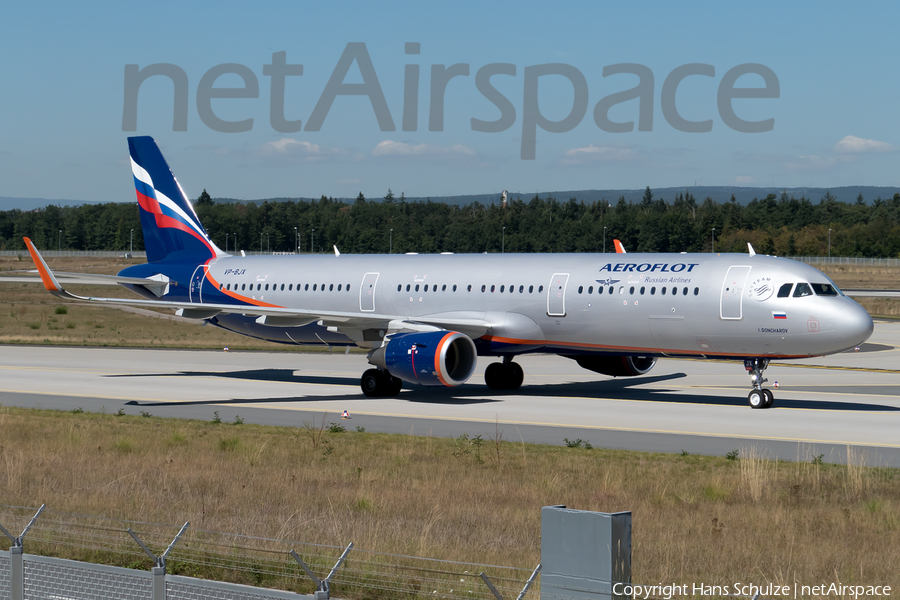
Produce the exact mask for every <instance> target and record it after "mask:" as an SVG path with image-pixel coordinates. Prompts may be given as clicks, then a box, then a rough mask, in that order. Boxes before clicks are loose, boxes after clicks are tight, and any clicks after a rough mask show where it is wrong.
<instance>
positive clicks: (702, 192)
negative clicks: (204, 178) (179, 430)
mask: <svg viewBox="0 0 900 600" xmlns="http://www.w3.org/2000/svg"><path fill="white" fill-rule="evenodd" d="M651 191H652V192H653V197H654V198H656V199H659V198H663V199H665V200H669V201H671V200H673V199H674V198H675V196H676V195H677V194H683V193H685V192H690V193H691V194H693V195H694V198H695V199H696V200H697V202H698V203H699V202H703V201H704V200H705V199H706V198H707V197H709V198H712V199H713V200H715V201H716V202H719V203H722V202H728V201H729V200H730V199H731V196H732V194H734V197H735V199H736V200H737V202H738V203H739V204H742V205H746V204H748V203H750V202H751V201H752V200H753V199H754V198H758V199H762V198H765V197H766V196H768V195H769V194H775V195H777V196H779V197H780V196H781V194H782V193H787V194H788V196H794V197H795V198H801V197H804V198H808V199H810V200H812V201H813V202H816V203H818V202H819V200H821V199H822V197H823V196H824V195H825V194H826V192H831V195H832V196H834V197H835V198H837V199H838V200H839V201H840V202H846V203H853V202H856V198H857V196H859V195H860V194H862V196H863V198H865V200H866V203H867V204H871V203H872V200H874V199H875V198H878V197H881V198H884V199H888V198H892V197H893V196H894V194H895V193H897V192H900V187H878V186H872V185H852V186H844V187H834V188H824V187H793V188H775V187H737V186H686V187H666V188H651ZM535 194H537V195H539V196H540V197H541V198H547V197H548V196H552V197H554V198H556V199H557V200H559V201H561V202H565V201H566V200H568V199H569V198H575V199H576V200H578V201H581V202H586V203H594V202H596V201H598V200H602V199H606V200H608V201H609V202H611V203H613V204H615V203H616V202H618V200H619V198H622V197H624V198H625V201H626V202H640V200H641V199H642V198H643V197H644V189H635V190H568V191H558V192H509V199H510V200H515V199H516V198H521V199H522V200H524V201H526V202H527V201H529V200H531V199H532V198H534V196H535ZM318 198H319V196H316V197H315V199H318ZM399 198H400V197H399V195H398V196H397V199H398V200H399ZM310 199H311V198H309V197H301V198H284V197H281V198H260V199H258V200H240V199H237V198H214V201H215V202H225V203H231V202H244V203H247V202H253V203H256V204H259V203H262V202H288V201H297V200H310ZM381 199H382V198H381V197H375V198H366V200H369V201H378V200H381ZM335 200H338V201H340V202H345V203H348V204H352V203H353V202H354V201H355V200H356V198H355V197H354V198H335ZM426 200H431V201H432V202H443V203H446V204H452V205H458V206H462V205H465V204H473V203H475V202H480V203H481V204H491V203H494V204H498V203H499V202H500V192H496V193H491V194H472V195H467V196H430V197H425V196H410V197H407V198H406V201H407V202H425V201H426ZM51 204H54V205H58V206H81V205H82V204H99V202H96V201H90V200H48V199H46V198H11V197H7V196H0V210H13V209H19V210H34V209H37V208H44V207H45V206H49V205H51Z"/></svg>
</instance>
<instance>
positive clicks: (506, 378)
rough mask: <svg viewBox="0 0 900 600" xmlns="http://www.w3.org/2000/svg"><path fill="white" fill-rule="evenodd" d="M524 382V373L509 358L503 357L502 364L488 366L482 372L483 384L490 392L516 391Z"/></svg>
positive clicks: (496, 363)
mask: <svg viewBox="0 0 900 600" xmlns="http://www.w3.org/2000/svg"><path fill="white" fill-rule="evenodd" d="M524 380H525V371H523V370H522V367H521V365H519V364H518V363H514V362H513V361H512V357H511V356H505V357H503V362H502V363H498V362H495V363H491V364H489V365H488V366H487V369H485V370H484V382H485V383H486V384H487V386H488V387H489V388H490V389H492V390H517V389H519V388H520V387H521V386H522V381H524Z"/></svg>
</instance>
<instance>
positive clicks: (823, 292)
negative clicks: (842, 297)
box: [812, 283, 838, 296]
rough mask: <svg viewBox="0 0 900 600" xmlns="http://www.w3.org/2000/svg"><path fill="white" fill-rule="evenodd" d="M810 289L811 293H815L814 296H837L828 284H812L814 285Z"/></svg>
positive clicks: (832, 287) (835, 291) (836, 292)
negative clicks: (811, 289)
mask: <svg viewBox="0 0 900 600" xmlns="http://www.w3.org/2000/svg"><path fill="white" fill-rule="evenodd" d="M812 288H813V291H815V292H816V296H837V295H838V291H837V290H836V289H835V287H834V286H833V285H831V284H830V283H814V284H812Z"/></svg>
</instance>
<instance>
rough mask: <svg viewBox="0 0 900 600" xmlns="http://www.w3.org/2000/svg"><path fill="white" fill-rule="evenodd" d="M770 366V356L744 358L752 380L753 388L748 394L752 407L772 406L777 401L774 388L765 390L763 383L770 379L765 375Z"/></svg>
mask: <svg viewBox="0 0 900 600" xmlns="http://www.w3.org/2000/svg"><path fill="white" fill-rule="evenodd" d="M768 366H769V359H768V358H748V359H746V360H744V368H745V369H747V371H748V372H749V373H750V381H751V383H752V384H753V390H752V391H751V392H750V393H749V394H748V395H747V402H748V403H749V404H750V408H771V407H772V405H773V404H774V403H775V394H773V393H772V390H764V389H763V387H762V384H764V383H765V382H767V381H768V379H766V378H765V377H763V372H764V371H765V370H766V367H768Z"/></svg>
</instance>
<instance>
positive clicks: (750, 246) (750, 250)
mask: <svg viewBox="0 0 900 600" xmlns="http://www.w3.org/2000/svg"><path fill="white" fill-rule="evenodd" d="M747 250H748V251H749V252H750V256H756V250H754V249H753V244H751V243H750V242H747Z"/></svg>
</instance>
